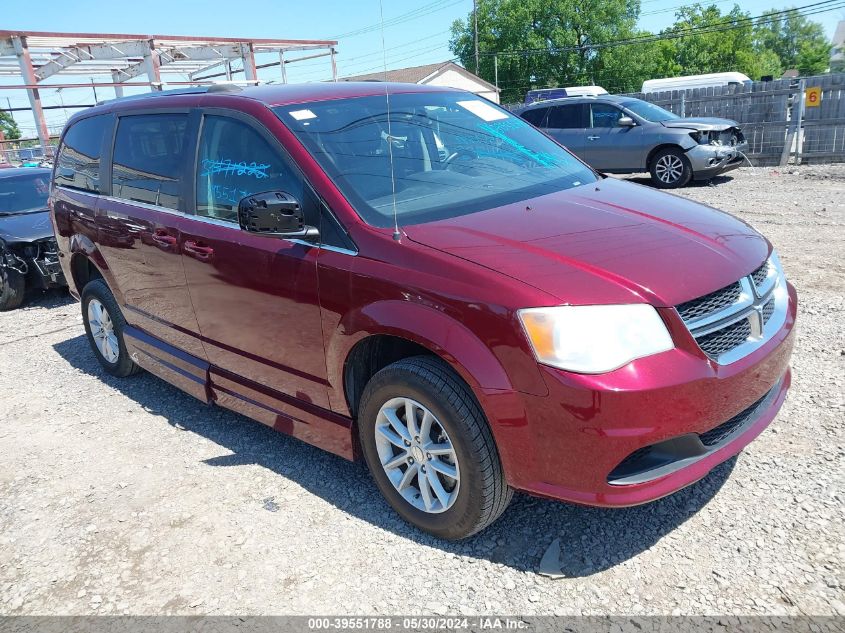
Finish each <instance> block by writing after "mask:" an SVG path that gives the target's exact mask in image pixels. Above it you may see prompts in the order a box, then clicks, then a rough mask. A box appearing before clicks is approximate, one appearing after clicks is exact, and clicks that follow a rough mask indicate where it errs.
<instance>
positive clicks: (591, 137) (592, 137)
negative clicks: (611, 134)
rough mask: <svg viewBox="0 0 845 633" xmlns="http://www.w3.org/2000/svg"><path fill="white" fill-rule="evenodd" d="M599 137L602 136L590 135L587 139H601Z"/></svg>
mask: <svg viewBox="0 0 845 633" xmlns="http://www.w3.org/2000/svg"><path fill="white" fill-rule="evenodd" d="M599 138H601V136H588V137H587V140H588V141H595V140H596V139H599Z"/></svg>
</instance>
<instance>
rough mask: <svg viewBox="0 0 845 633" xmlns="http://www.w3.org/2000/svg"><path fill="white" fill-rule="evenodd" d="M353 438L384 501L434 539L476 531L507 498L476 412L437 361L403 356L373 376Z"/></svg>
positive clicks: (463, 386) (457, 382) (468, 395)
mask: <svg viewBox="0 0 845 633" xmlns="http://www.w3.org/2000/svg"><path fill="white" fill-rule="evenodd" d="M358 434H359V439H360V443H361V448H362V451H363V453H364V459H365V460H366V462H367V466H368V467H369V469H370V472H371V473H372V476H373V479H374V480H375V482H376V485H377V486H378V488H379V490H380V491H381V493H382V495H384V497H385V498H386V499H387V501H388V503H390V505H391V506H393V509H394V510H396V512H397V513H398V514H399V515H400V516H401V517H402V518H403V519H405V520H406V521H408V522H409V523H411V524H413V525H415V526H417V527H418V528H420V529H421V530H424V531H426V532H429V533H430V534H433V535H435V536H437V537H439V538H443V539H448V540H458V539H462V538H466V537H468V536H471V535H472V534H475V533H476V532H480V531H481V530H483V529H484V528H486V527H487V526H488V525H490V524H491V523H492V522H493V521H495V520H496V519H497V518H498V517H499V515H501V514H502V512H504V510H505V508H507V506H508V503H509V502H510V500H511V497H512V495H513V492H512V490H511V489H510V488H509V487H508V485H507V483H506V482H505V477H504V473H503V471H502V466H501V462H500V461H499V454H498V452H497V450H496V445H495V443H494V441H493V435H492V433H491V431H490V427H489V426H488V424H487V420H486V419H485V417H484V414H483V413H482V411H481V408H480V407H479V405H478V403H477V402H476V400H475V397H474V396H473V395H472V392H471V391H470V390H469V387H468V386H467V385H466V384H465V383H464V382H463V381H462V380H461V379H460V377H458V376H457V375H456V374H455V373H454V372H453V371H452V370H451V368H450V367H449V366H448V365H446V364H445V363H443V362H442V361H441V360H439V359H436V358H432V357H428V356H415V357H412V358H407V359H404V360H400V361H398V362H396V363H393V364H392V365H389V366H387V367H385V368H384V369H382V370H381V371H379V372H378V373H377V374H376V375H375V376H373V377H372V379H371V380H370V382H369V383H367V386H366V388H365V389H364V394H363V395H362V397H361V406H360V409H359V415H358Z"/></svg>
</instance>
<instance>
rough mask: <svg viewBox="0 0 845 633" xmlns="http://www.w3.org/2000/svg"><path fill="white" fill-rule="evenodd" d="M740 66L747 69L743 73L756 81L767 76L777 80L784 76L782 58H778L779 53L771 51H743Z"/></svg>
mask: <svg viewBox="0 0 845 633" xmlns="http://www.w3.org/2000/svg"><path fill="white" fill-rule="evenodd" d="M740 65H741V67H742V68H744V69H745V70H744V71H743V72H744V73H745V74H746V75H748V76H749V77H751V79H753V80H754V81H758V80H759V79H760V78H761V77H765V76H767V75H771V76H772V77H774V78H775V79H777V78H778V77H780V76H781V75H782V74H783V68H782V66H781V62H780V57H778V56H777V53H775V52H774V51H771V50H769V49H765V50H762V51H749V52H746V51H743V53H742V55H741V56H740Z"/></svg>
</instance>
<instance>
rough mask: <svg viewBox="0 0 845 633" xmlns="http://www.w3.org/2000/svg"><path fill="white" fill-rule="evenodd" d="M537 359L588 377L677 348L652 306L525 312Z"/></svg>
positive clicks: (524, 321) (522, 314)
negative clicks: (588, 375)
mask: <svg viewBox="0 0 845 633" xmlns="http://www.w3.org/2000/svg"><path fill="white" fill-rule="evenodd" d="M517 314H519V319H520V321H521V322H522V326H523V328H525V333H526V334H527V335H528V340H529V341H530V342H531V346H532V347H533V348H534V354H535V355H536V356H537V360H538V361H539V362H541V363H543V364H545V365H551V366H552V367H558V368H560V369H565V370H567V371H574V372H579V373H584V374H600V373H604V372H608V371H612V370H614V369H618V368H620V367H622V366H623V365H625V364H627V363H629V362H631V361H632V360H635V359H637V358H642V357H643V356H651V355H652V354H658V353H660V352H665V351H667V350H670V349H672V348H673V347H674V344H673V343H672V337H671V336H669V331H668V330H667V329H666V326H665V325H664V323H663V320H662V319H661V318H660V315H659V314H657V310H655V309H654V308H653V307H651V306H650V305H646V304H634V305H599V306H554V307H550V308H526V309H524V310H519V311H518V313H517Z"/></svg>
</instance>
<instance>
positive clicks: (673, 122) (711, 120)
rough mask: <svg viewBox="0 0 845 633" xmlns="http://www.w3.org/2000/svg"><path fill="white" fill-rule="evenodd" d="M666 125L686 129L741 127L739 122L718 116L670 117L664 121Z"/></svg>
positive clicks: (702, 129)
mask: <svg viewBox="0 0 845 633" xmlns="http://www.w3.org/2000/svg"><path fill="white" fill-rule="evenodd" d="M662 123H663V126H664V127H671V128H681V129H684V130H701V131H710V130H716V131H719V130H727V129H729V128H732V127H735V128H738V127H739V123H737V122H736V121H731V120H730V119H718V118H716V117H690V118H688V119H669V120H668V121H662Z"/></svg>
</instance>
